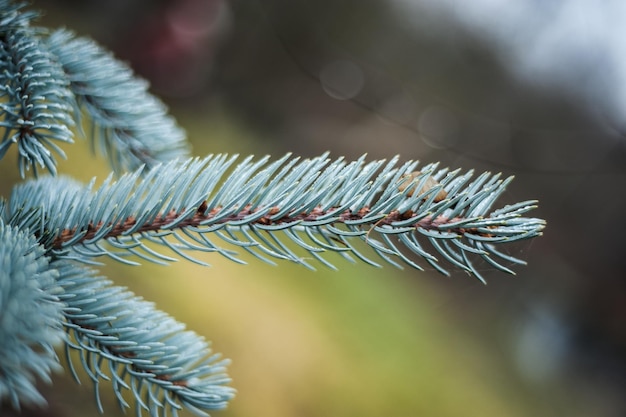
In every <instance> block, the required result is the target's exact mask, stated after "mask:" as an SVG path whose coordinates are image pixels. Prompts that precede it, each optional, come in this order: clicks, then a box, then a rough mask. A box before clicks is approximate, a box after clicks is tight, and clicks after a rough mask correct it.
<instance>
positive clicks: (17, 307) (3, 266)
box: [0, 220, 64, 410]
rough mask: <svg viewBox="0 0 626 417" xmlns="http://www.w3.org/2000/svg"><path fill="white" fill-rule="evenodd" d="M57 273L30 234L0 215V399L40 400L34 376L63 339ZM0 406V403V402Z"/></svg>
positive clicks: (52, 363)
mask: <svg viewBox="0 0 626 417" xmlns="http://www.w3.org/2000/svg"><path fill="white" fill-rule="evenodd" d="M57 277H58V273H57V271H56V270H55V269H54V268H51V267H50V265H49V259H48V258H47V257H46V256H45V250H44V248H43V247H41V246H40V245H39V244H38V243H37V241H36V240H35V238H34V236H32V235H29V234H27V233H25V232H23V231H21V230H19V229H18V228H14V227H10V226H7V225H5V223H4V222H3V221H1V220H0V401H2V400H8V401H9V402H10V404H11V405H12V406H13V407H14V408H19V407H20V403H38V404H42V403H45V401H44V399H43V397H42V396H41V395H40V394H39V392H38V391H37V389H36V388H35V385H34V384H35V380H36V378H39V379H43V380H44V381H48V382H50V376H49V374H50V372H51V371H52V370H54V369H58V368H59V365H58V363H57V358H56V354H55V353H54V349H53V346H54V345H55V344H58V343H59V342H60V341H61V340H62V339H63V331H62V327H61V323H62V321H63V315H62V312H63V308H64V306H63V303H62V302H61V301H59V298H58V296H59V295H60V294H61V292H62V291H61V288H60V286H59V284H58V282H57V281H56V278H57ZM0 410H1V402H0Z"/></svg>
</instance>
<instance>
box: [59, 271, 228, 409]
mask: <svg viewBox="0 0 626 417" xmlns="http://www.w3.org/2000/svg"><path fill="white" fill-rule="evenodd" d="M57 263H58V265H57V269H58V271H59V275H60V278H59V279H58V283H59V285H60V286H61V287H62V288H63V291H64V293H63V295H62V296H61V297H60V299H61V300H62V301H64V302H65V303H66V305H67V307H66V308H65V326H66V329H67V332H68V338H67V342H66V344H65V353H66V358H67V362H68V363H69V365H70V370H71V372H72V375H74V377H75V378H76V380H78V376H77V375H78V374H77V372H76V371H75V370H74V365H73V360H72V356H71V355H70V351H71V350H76V351H78V352H79V358H80V364H81V365H82V367H83V368H84V369H85V370H86V372H87V375H88V376H89V378H90V379H91V380H92V382H93V383H94V385H95V388H96V389H95V392H96V403H97V405H98V408H99V409H100V411H101V412H103V408H102V404H101V402H100V394H99V389H98V387H99V384H100V382H101V380H107V381H111V383H112V385H113V392H114V393H115V396H116V398H117V400H118V403H119V405H120V407H121V408H122V409H124V408H130V407H131V406H130V405H129V403H128V402H127V400H126V399H125V398H124V395H123V392H124V391H125V390H128V391H130V393H131V394H132V398H133V399H134V402H135V403H136V407H138V408H141V409H144V410H146V411H148V412H149V413H151V414H153V413H154V411H155V410H160V411H159V415H168V414H170V413H171V414H172V415H175V414H176V411H177V410H181V409H182V408H183V407H185V408H187V409H193V410H194V411H196V413H197V414H199V415H205V412H204V411H203V410H215V409H221V408H224V407H225V405H226V403H227V401H229V400H230V399H231V398H232V397H233V395H234V390H233V389H232V388H230V387H228V386H226V385H225V384H227V383H229V382H230V379H229V378H228V377H227V376H226V374H225V369H226V368H225V366H226V365H227V363H228V362H227V361H225V360H220V359H219V355H217V354H211V351H210V349H209V347H208V344H207V342H206V341H205V340H204V339H203V338H202V337H200V336H198V335H197V334H195V333H194V332H191V331H185V326H184V325H183V324H182V323H180V322H177V321H176V320H174V319H173V318H171V317H170V316H168V315H167V314H166V313H164V312H162V311H158V310H156V309H155V308H154V306H153V304H152V303H149V302H147V301H144V300H142V299H141V298H139V297H136V296H135V295H134V294H132V293H131V292H129V291H127V290H126V289H125V288H122V287H117V286H113V285H112V283H111V282H110V281H108V280H106V279H105V278H103V277H100V276H97V273H96V272H95V271H93V270H91V269H88V268H85V267H84V266H80V265H75V264H73V263H70V262H67V261H57Z"/></svg>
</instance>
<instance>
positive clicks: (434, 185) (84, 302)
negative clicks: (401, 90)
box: [0, 0, 545, 416]
mask: <svg viewBox="0 0 626 417" xmlns="http://www.w3.org/2000/svg"><path fill="white" fill-rule="evenodd" d="M36 16H37V13H33V12H31V11H28V10H25V9H24V5H23V4H22V3H13V2H10V1H8V0H0V54H1V55H2V56H1V61H0V67H1V70H0V78H1V79H2V82H1V83H0V84H1V85H0V124H1V126H2V138H1V139H0V158H1V157H3V156H5V154H6V152H7V150H8V149H9V148H10V147H11V146H12V145H16V146H17V148H18V151H19V152H18V155H19V156H18V167H19V170H20V173H21V175H22V177H25V176H26V175H27V174H26V173H27V171H28V170H29V169H30V168H33V172H34V174H35V178H33V179H29V180H26V181H25V182H23V183H22V184H19V185H17V186H16V187H15V188H14V189H13V192H12V194H11V195H10V197H9V198H8V199H7V198H3V197H0V407H5V406H7V407H13V408H19V407H20V404H28V403H42V402H44V400H43V398H42V397H41V395H40V394H39V393H38V391H37V390H36V388H35V386H34V380H35V379H36V378H41V379H43V380H49V379H50V376H49V375H50V372H51V371H52V370H53V369H55V368H56V367H57V366H58V362H57V357H56V354H55V351H54V349H53V346H54V345H56V344H58V343H63V344H64V345H65V352H66V353H67V356H68V363H69V364H70V367H71V369H70V370H71V372H72V373H73V374H74V376H75V377H76V378H77V373H76V372H75V371H74V367H75V366H76V365H78V364H79V365H80V366H81V367H82V368H83V369H84V370H85V371H86V373H87V375H88V376H89V378H90V379H91V380H92V382H93V384H94V385H95V387H96V390H95V391H96V402H97V404H98V406H99V407H100V409H102V407H101V403H100V399H99V389H98V387H99V385H100V382H101V381H102V380H110V381H111V383H110V385H111V386H112V388H113V392H114V393H115V395H116V397H117V399H118V401H119V404H120V407H122V408H133V407H134V408H135V409H136V411H137V414H141V412H142V410H145V411H147V412H148V413H149V414H150V415H154V416H156V415H176V414H177V411H178V410H180V409H182V408H186V409H189V410H192V411H194V412H196V413H198V414H200V415H204V414H205V413H206V412H207V411H210V410H215V409H220V408H223V407H225V406H226V404H227V402H228V401H229V400H230V399H231V398H232V397H233V395H234V390H233V389H232V388H230V387H229V386H228V383H229V379H228V377H227V375H226V371H225V367H226V365H227V361H225V360H222V359H220V357H219V355H216V354H213V353H212V352H211V350H210V349H209V347H208V344H207V342H206V341H205V340H204V338H202V337H201V336H199V335H197V334H195V333H193V332H190V331H186V330H185V326H184V325H183V324H181V323H179V322H176V321H175V320H174V319H173V318H171V317H169V316H168V315H167V314H166V313H163V312H161V311H158V310H156V309H155V308H154V307H153V305H152V304H151V303H149V302H146V301H144V300H142V299H141V298H139V297H136V296H135V295H133V294H132V293H130V292H129V291H128V290H126V289H124V288H121V287H117V286H115V285H113V284H112V282H111V281H109V280H107V279H106V278H104V277H101V276H99V275H98V272H97V271H96V270H94V269H93V268H92V267H90V266H88V265H97V259H98V258H100V257H103V256H108V257H110V258H113V259H114V260H116V261H120V262H124V263H129V264H138V263H139V262H142V261H146V262H155V263H159V264H166V263H168V262H170V261H172V260H174V259H175V258H177V257H183V258H185V259H188V260H191V261H193V262H198V263H201V264H202V263H203V262H202V261H200V260H197V259H194V258H193V256H192V254H191V253H192V252H193V251H201V252H217V253H219V254H220V255H222V256H224V257H226V258H228V259H230V260H232V261H234V262H243V260H242V259H240V258H239V257H238V255H237V251H247V252H249V253H250V254H252V255H253V256H254V257H256V258H259V259H260V260H262V261H265V262H269V263H274V260H275V259H280V260H288V261H292V262H296V263H299V264H302V265H303V266H305V267H308V268H313V267H314V262H312V261H317V262H319V263H321V264H322V265H325V266H327V267H331V268H334V265H333V264H332V263H331V262H330V260H329V259H327V257H326V254H328V253H329V252H330V253H337V254H339V255H340V256H342V257H344V258H346V259H347V260H349V261H352V262H354V261H362V262H366V263H368V264H371V265H375V266H379V263H378V262H380V261H382V262H386V263H390V264H392V265H395V266H398V267H401V266H402V265H408V266H410V267H413V268H416V269H420V270H421V269H423V267H424V266H430V267H432V268H434V269H436V270H438V271H439V272H441V273H443V274H449V272H448V269H447V268H454V269H460V270H463V271H466V272H467V273H469V274H471V275H474V276H476V277H477V278H479V279H481V280H482V279H483V278H482V277H481V275H480V273H479V271H478V269H477V268H476V267H475V263H476V261H481V260H483V261H485V262H486V264H487V265H490V266H492V267H494V268H496V269H499V270H501V271H504V272H507V273H514V272H513V271H512V270H511V269H510V265H511V264H523V263H524V262H523V261H522V260H519V259H516V258H514V257H511V256H509V255H507V254H505V253H503V251H501V250H499V249H498V248H497V247H498V245H501V244H506V243H510V242H513V241H517V240H521V239H529V238H533V237H536V236H539V235H540V234H541V231H542V229H543V228H544V226H545V222H544V221H543V220H540V219H535V218H527V217H522V216H523V215H524V214H525V213H526V212H528V211H529V210H532V209H533V208H535V207H536V206H535V204H536V202H535V201H524V202H521V203H517V204H514V205H509V206H505V207H503V208H499V209H494V208H493V206H494V204H495V203H496V200H497V199H498V197H499V196H500V195H501V194H502V192H503V191H504V190H505V189H506V187H507V186H508V184H509V183H510V181H511V180H512V178H505V179H501V178H500V176H499V175H492V174H490V173H483V174H481V175H479V176H477V177H476V178H474V179H472V177H473V173H472V172H467V173H460V171H459V170H456V171H448V170H447V169H439V168H438V167H437V164H430V165H426V166H424V167H421V168H420V171H419V172H418V171H416V170H417V166H418V163H417V162H413V161H409V162H406V163H400V162H399V159H398V158H394V159H393V160H391V161H388V162H386V161H382V160H379V161H373V162H366V161H365V158H364V157H362V158H360V159H358V160H356V161H352V162H350V161H345V160H343V159H342V158H339V159H335V160H331V159H330V158H329V157H328V155H321V156H319V157H316V158H312V159H304V160H300V159H299V158H297V157H293V156H291V155H285V156H284V157H282V158H279V159H277V160H274V161H271V160H270V158H269V157H264V158H260V159H257V160H255V159H254V158H252V157H247V158H243V159H240V158H239V157H238V156H228V155H210V156H207V157H205V158H189V157H188V156H187V155H188V147H187V145H186V142H185V136H184V134H183V132H182V130H181V129H180V128H178V127H177V126H176V124H175V122H174V121H173V119H172V118H171V117H170V116H168V115H167V113H166V109H165V106H164V105H163V104H162V103H161V102H160V101H159V100H158V99H156V98H155V97H153V96H152V95H150V94H149V93H148V92H147V84H146V82H144V81H142V80H140V79H138V78H137V77H136V76H134V75H133V74H132V72H131V70H130V69H129V68H128V67H127V66H125V65H124V64H122V63H120V62H118V61H116V60H115V59H114V58H113V57H112V56H111V55H110V54H109V53H107V52H106V51H104V50H103V49H102V48H100V47H99V46H98V45H96V44H95V43H94V42H93V41H91V40H89V39H84V38H80V37H76V36H75V35H74V34H72V33H71V32H69V31H67V30H57V31H53V32H49V31H47V30H45V29H43V28H39V27H35V26H32V25H31V23H32V20H33V19H34V18H35V17H36ZM81 117H86V118H87V120H86V122H87V123H88V124H89V125H90V126H91V127H92V129H91V131H90V132H89V133H88V134H86V136H87V137H88V139H89V140H91V141H92V143H93V144H94V145H95V144H99V145H98V146H97V147H98V148H100V150H101V152H102V153H103V154H105V155H106V156H107V157H108V158H109V160H110V162H111V166H112V168H113V171H114V172H115V175H114V174H112V175H111V176H110V177H109V178H108V179H106V180H105V181H104V183H103V185H101V186H99V187H96V186H95V181H92V182H91V183H90V184H88V185H84V184H81V183H78V182H76V181H74V180H72V179H70V178H66V177H63V176H56V161H55V158H54V154H57V155H60V156H64V153H63V151H62V149H61V148H60V146H59V144H62V143H63V142H66V143H71V142H73V135H74V132H75V131H76V130H77V129H78V126H81V124H82V121H81ZM40 168H44V169H46V170H47V171H49V174H51V175H45V176H41V177H37V173H38V170H39V169H40ZM235 249H236V250H235ZM374 258H376V259H374ZM63 330H65V331H63ZM74 350H76V351H78V352H79V355H78V357H79V358H80V359H79V360H78V361H76V360H74V361H73V360H72V357H70V355H69V352H71V351H74ZM125 392H130V393H131V394H130V398H131V401H130V402H129V401H128V399H129V398H128V396H127V395H125Z"/></svg>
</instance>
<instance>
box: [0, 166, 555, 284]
mask: <svg viewBox="0 0 626 417" xmlns="http://www.w3.org/2000/svg"><path fill="white" fill-rule="evenodd" d="M268 160H269V158H268V157H265V158H261V159H260V160H258V161H253V160H252V158H247V159H245V160H243V161H241V162H239V163H238V164H237V166H236V168H235V169H234V171H233V172H231V173H230V174H225V171H226V170H227V169H228V168H229V166H230V165H232V164H234V163H235V161H236V159H235V158H234V157H227V156H226V155H217V156H210V157H207V158H204V159H197V158H196V159H192V160H188V161H185V162H183V163H179V162H176V161H175V162H171V163H168V164H165V165H161V166H158V167H155V168H154V169H152V170H150V171H148V172H145V173H144V172H142V170H137V171H135V172H133V173H129V174H126V175H124V176H123V177H122V178H120V179H118V180H117V181H115V180H113V179H112V178H111V177H110V178H109V179H107V180H106V181H105V183H104V184H103V185H102V186H101V187H99V188H97V189H95V190H94V189H93V184H94V182H92V184H90V185H88V186H81V185H79V184H77V183H75V182H73V181H71V180H68V179H65V180H63V179H54V178H41V179H38V180H33V181H30V182H27V183H25V184H22V185H20V186H18V187H16V188H15V191H14V193H13V195H12V196H11V199H10V201H9V204H8V212H7V214H6V218H7V221H8V222H9V223H10V224H13V225H16V226H19V227H21V228H24V227H28V228H30V229H31V230H33V231H34V232H35V235H36V236H37V237H38V239H39V241H40V243H41V244H42V246H44V247H46V248H47V249H48V251H49V252H50V254H51V255H53V256H55V257H57V258H62V257H66V256H69V257H72V258H77V257H78V258H85V257H98V256H102V255H109V256H111V257H114V258H115V259H117V260H120V261H122V262H127V263H133V264H134V263H136V262H135V261H134V260H132V259H128V256H129V255H137V256H139V257H141V258H143V259H147V260H150V261H155V262H158V263H162V262H163V261H167V260H169V259H170V258H169V257H168V256H167V255H164V254H162V253H157V252H155V250H154V249H152V248H151V247H149V246H148V245H147V243H157V244H159V245H162V246H165V247H167V248H169V249H170V250H171V251H173V252H174V253H175V254H177V255H179V256H183V257H185V258H187V259H191V260H194V261H195V262H198V263H201V264H202V263H203V262H201V261H198V260H195V259H194V258H191V257H190V256H189V255H187V254H186V252H187V251H193V250H198V251H204V252H217V253H220V254H222V255H224V256H226V257H228V258H229V259H237V258H235V256H236V254H235V252H233V251H232V249H228V248H226V247H222V246H220V244H218V243H217V240H221V241H223V242H226V243H228V244H229V246H230V247H232V246H235V247H239V248H241V249H242V250H246V251H248V252H250V253H252V254H253V255H255V256H257V257H258V258H260V259H263V260H265V261H268V262H272V261H270V259H269V258H277V259H285V260H289V261H292V262H296V263H299V264H302V265H304V266H306V267H309V268H312V265H311V264H310V263H309V262H308V260H307V259H306V258H305V257H303V256H301V255H299V254H297V253H295V252H294V251H293V250H292V249H291V248H290V247H289V246H287V245H285V244H284V243H283V241H289V242H291V243H293V244H295V245H296V246H297V247H299V248H300V249H301V250H303V251H304V252H305V253H306V254H307V255H308V256H310V257H313V258H316V259H317V260H319V261H321V262H322V263H323V264H325V265H328V266H331V267H332V265H331V264H330V263H329V262H328V261H327V260H326V259H324V258H323V257H322V254H323V253H324V252H339V253H341V254H342V255H344V256H346V257H349V255H350V254H352V255H354V256H356V257H357V258H360V259H361V260H363V261H365V262H367V263H369V264H372V265H376V266H378V263H376V262H375V261H374V260H372V259H370V257H369V256H368V255H366V254H364V253H362V252H361V251H360V250H359V249H358V248H357V247H356V246H355V245H354V243H353V242H354V241H355V240H361V241H363V242H364V243H365V244H366V245H367V246H369V247H370V248H371V249H372V250H373V252H374V253H376V254H378V255H379V256H380V258H381V259H382V260H383V261H386V262H388V263H391V264H393V265H397V266H400V265H399V263H405V264H407V265H409V266H411V267H414V268H417V269H420V270H421V269H423V267H422V266H420V265H419V264H418V263H417V261H416V260H415V259H414V257H411V256H410V255H411V254H412V255H414V256H415V255H416V256H417V257H420V258H422V259H423V260H425V261H426V262H427V263H428V264H430V265H431V266H432V267H434V268H435V269H437V270H438V271H440V272H441V273H444V274H446V275H447V274H448V271H447V270H446V269H445V268H444V267H443V266H442V265H441V260H445V261H447V262H448V263H449V264H450V265H452V266H453V267H456V268H460V269H462V270H464V271H466V272H468V273H470V274H473V275H475V276H476V277H477V278H479V279H481V280H483V278H482V276H481V274H480V273H479V271H478V270H477V268H475V266H474V262H473V258H482V259H484V260H485V261H486V262H488V263H489V264H490V265H491V266H493V267H495V268H497V269H500V270H502V271H505V272H508V273H513V271H512V270H511V269H509V268H508V267H507V266H505V265H503V264H502V261H506V262H510V261H512V262H518V263H519V262H521V261H519V260H516V259H514V258H512V257H510V256H508V255H505V254H503V253H502V252H500V251H498V250H497V249H496V245H501V244H504V243H510V242H514V241H518V240H521V239H529V238H532V237H535V236H538V235H540V234H541V230H542V229H543V227H544V222H543V221H542V220H540V219H535V218H526V217H522V215H523V214H524V213H526V212H527V211H529V210H531V209H533V208H535V207H536V206H535V203H536V202H535V201H526V202H522V203H518V204H516V205H512V206H506V207H503V208H500V209H498V210H492V206H493V205H494V203H495V202H496V199H497V198H498V197H499V196H500V195H501V194H502V192H503V191H504V190H505V188H506V186H507V185H508V183H509V182H510V181H511V179H512V177H510V178H507V179H504V180H503V179H500V178H499V175H491V174H489V173H484V174H482V175H480V176H478V177H477V178H476V179H474V180H473V181H471V177H472V172H468V173H466V174H463V175H459V171H454V172H448V170H447V169H439V170H437V169H436V166H435V165H428V166H426V167H424V168H423V172H422V173H420V174H419V175H411V174H412V173H413V172H414V170H415V167H416V165H417V162H407V163H405V164H403V165H398V160H397V158H395V159H393V160H392V161H390V162H388V163H386V162H385V161H383V160H380V161H374V162H369V163H366V162H365V160H364V158H361V159H359V160H357V161H353V162H347V161H344V160H343V159H341V158H339V159H336V160H334V161H330V159H329V158H328V157H327V156H326V155H322V156H320V157H317V158H313V159H305V160H302V161H299V158H293V157H291V156H290V155H286V156H285V157H283V158H281V159H279V160H277V161H274V162H271V163H270V162H268ZM439 180H440V181H441V183H439V182H438V181H439ZM442 194H443V195H445V198H441V195H442ZM33 213H37V214H35V215H33ZM172 237H173V238H174V239H173V240H172V239H171V238H172ZM216 239H217V240H216ZM281 239H282V240H281ZM104 242H107V243H108V244H109V245H108V246H103V245H102V243H104ZM433 251H434V253H438V254H440V255H441V260H440V259H439V258H437V257H436V256H435V254H433Z"/></svg>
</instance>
